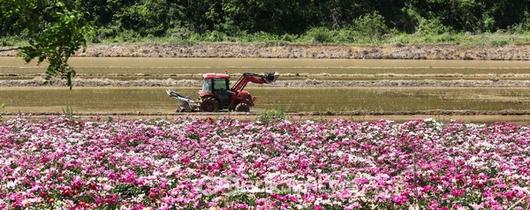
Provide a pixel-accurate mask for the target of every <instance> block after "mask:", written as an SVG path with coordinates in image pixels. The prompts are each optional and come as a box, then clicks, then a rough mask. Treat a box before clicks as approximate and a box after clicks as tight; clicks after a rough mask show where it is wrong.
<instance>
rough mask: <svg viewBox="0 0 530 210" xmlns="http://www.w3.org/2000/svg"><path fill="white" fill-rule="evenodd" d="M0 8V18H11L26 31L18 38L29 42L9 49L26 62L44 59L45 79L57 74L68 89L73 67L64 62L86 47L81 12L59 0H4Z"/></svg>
mask: <svg viewBox="0 0 530 210" xmlns="http://www.w3.org/2000/svg"><path fill="white" fill-rule="evenodd" d="M0 10H1V11H2V13H0V18H1V19H2V20H11V21H12V22H13V23H15V24H14V26H16V27H19V28H20V29H23V31H25V32H26V34H24V36H23V37H22V38H25V39H27V40H28V43H29V45H27V46H20V47H16V48H12V49H11V50H18V51H19V53H20V55H21V56H22V57H23V58H24V60H25V61H26V62H30V61H32V60H34V59H37V61H38V63H39V64H40V63H42V62H44V61H47V62H48V68H47V70H46V81H47V82H50V81H51V79H52V78H53V77H57V76H59V77H60V78H61V79H65V80H66V81H67V85H68V86H69V87H70V89H71V88H72V86H73V84H72V78H73V77H75V70H74V69H73V68H72V67H71V66H69V65H68V59H69V58H70V57H71V56H72V55H74V54H75V52H76V51H77V50H79V49H81V48H82V47H83V48H85V47H86V43H87V41H86V40H87V38H86V35H87V34H89V31H90V26H89V24H88V22H86V21H85V20H84V19H83V15H82V13H81V12H78V11H76V10H74V9H71V8H69V7H68V6H67V5H66V3H65V2H64V1H61V0H48V1H42V0H4V2H2V4H1V6H0Z"/></svg>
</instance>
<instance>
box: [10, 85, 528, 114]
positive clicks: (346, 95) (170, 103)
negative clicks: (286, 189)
mask: <svg viewBox="0 0 530 210" xmlns="http://www.w3.org/2000/svg"><path fill="white" fill-rule="evenodd" d="M179 91H180V92H181V93H183V94H185V95H189V96H196V95H197V89H193V88H181V89H179ZM249 91H250V92H251V93H252V94H253V95H254V96H256V97H257V101H256V107H255V109H254V110H257V111H259V110H264V109H281V110H284V111H287V112H301V111H335V112H337V111H367V112H380V111H387V112H398V111H427V110H480V111H485V110H491V111H497V110H530V89H524V88H521V89H502V88H500V89H499V88H496V89H470V88H426V89H425V88H422V89H420V88H399V89H382V88H370V89H369V88H306V89H291V88H251V89H249ZM0 102H1V103H4V104H5V105H6V108H5V111H8V112H19V111H20V112H62V110H63V108H65V107H67V106H71V107H72V108H73V110H74V112H78V113H83V112H84V113H138V112H142V113H158V112H160V113H172V112H173V111H174V110H175V108H176V106H177V105H178V103H177V102H176V101H174V100H172V99H170V98H168V97H167V95H166V93H165V89H163V88H74V89H73V90H71V91H70V90H68V89H67V88H4V89H1V90H0Z"/></svg>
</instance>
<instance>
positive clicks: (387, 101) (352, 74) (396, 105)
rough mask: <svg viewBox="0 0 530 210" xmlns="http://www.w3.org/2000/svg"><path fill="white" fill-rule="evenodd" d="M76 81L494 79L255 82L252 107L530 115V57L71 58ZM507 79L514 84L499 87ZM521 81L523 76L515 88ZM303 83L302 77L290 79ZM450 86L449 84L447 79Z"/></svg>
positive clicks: (136, 93)
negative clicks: (257, 76)
mask: <svg viewBox="0 0 530 210" xmlns="http://www.w3.org/2000/svg"><path fill="white" fill-rule="evenodd" d="M71 64H72V65H73V66H74V67H75V68H76V70H77V71H78V77H77V80H83V79H87V78H88V79H91V78H92V79H93V78H99V79H111V80H119V81H129V80H133V81H138V80H145V81H149V80H153V79H169V78H171V79H175V81H177V80H192V81H198V80H200V78H201V75H202V73H206V72H225V71H228V72H229V73H230V74H232V75H233V77H234V80H235V78H237V77H238V76H239V74H240V73H242V72H256V73H258V72H270V71H277V72H280V74H281V77H280V79H279V81H282V80H283V81H291V80H293V81H295V80H306V81H307V80H308V79H318V80H322V81H374V80H385V81H387V80H389V81H391V80H400V81H405V82H404V83H405V84H407V82H410V81H419V82H422V81H426V80H429V81H456V82H459V81H466V80H467V81H472V82H471V83H473V82H474V81H490V82H491V81H493V82H491V83H492V84H493V86H492V87H487V88H484V87H450V86H449V87H430V86H423V87H406V86H405V87H392V86H390V87H369V88H367V87H356V86H347V85H346V86H344V87H326V86H325V85H324V87H313V88H308V87H303V86H289V84H291V83H285V84H287V85H285V86H284V87H270V86H269V87H268V86H267V85H260V86H250V88H248V89H249V91H250V92H251V93H252V94H253V95H254V96H256V97H257V101H256V107H254V109H253V111H254V112H257V113H260V112H262V111H263V110H270V109H275V110H282V111H285V112H289V113H300V112H326V113H339V112H341V113H346V112H357V113H365V114H373V113H386V114H400V113H410V112H423V113H434V112H442V113H451V112H453V111H455V112H457V111H471V112H480V113H488V112H489V113H499V112H502V113H510V112H518V113H530V86H528V81H529V80H530V62H528V61H442V60H439V61H438V60H346V59H252V58H249V59H232V58H72V60H71ZM44 66H45V65H41V66H37V65H36V64H35V63H29V64H25V63H24V62H23V61H22V59H20V58H14V57H0V81H1V80H3V81H9V80H13V81H14V80H28V79H31V78H38V77H41V76H42V75H43V72H44ZM499 80H500V81H501V82H502V81H510V82H511V83H510V84H511V87H502V86H498V87H496V86H495V82H497V81H499ZM518 82H522V83H521V84H522V85H521V86H518V85H517V84H519V83H518ZM292 84H300V83H292ZM447 84H450V83H447ZM167 88H172V89H177V90H178V91H179V92H180V93H182V94H184V95H189V96H192V97H196V96H197V91H198V89H199V87H196V88H194V85H192V87H189V86H188V87H178V86H176V87H174V86H169V87H167V86H164V87H147V85H146V87H112V86H110V87H98V86H97V85H96V86H94V87H74V89H73V90H69V89H68V88H66V87H46V86H39V87H25V86H15V87H13V86H10V87H1V89H0V104H4V105H5V107H4V108H3V112H7V113H18V112H23V113H49V112H55V113H61V112H62V111H63V110H65V109H66V108H71V110H73V111H74V112H75V113H80V114H81V113H158V114H171V113H174V111H175V109H176V107H177V106H178V104H179V103H178V102H177V101H174V100H172V99H170V98H169V97H167V95H166V93H165V89H167Z"/></svg>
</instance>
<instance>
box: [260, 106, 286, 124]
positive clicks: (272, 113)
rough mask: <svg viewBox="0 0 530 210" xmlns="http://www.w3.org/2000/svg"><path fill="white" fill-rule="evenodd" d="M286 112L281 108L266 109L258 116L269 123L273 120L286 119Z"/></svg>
mask: <svg viewBox="0 0 530 210" xmlns="http://www.w3.org/2000/svg"><path fill="white" fill-rule="evenodd" d="M284 119H285V112H284V111H282V110H280V109H271V110H265V111H264V112H262V113H261V115H260V116H259V117H258V120H259V121H261V122H262V123H269V122H271V121H273V120H284Z"/></svg>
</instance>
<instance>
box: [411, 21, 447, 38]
mask: <svg viewBox="0 0 530 210" xmlns="http://www.w3.org/2000/svg"><path fill="white" fill-rule="evenodd" d="M450 31H451V29H450V28H449V27H446V26H444V25H443V24H442V22H441V21H440V20H439V19H437V18H433V19H425V18H421V19H420V21H419V24H418V26H417V27H416V34H419V35H437V34H443V33H448V32H450Z"/></svg>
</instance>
